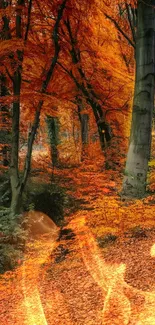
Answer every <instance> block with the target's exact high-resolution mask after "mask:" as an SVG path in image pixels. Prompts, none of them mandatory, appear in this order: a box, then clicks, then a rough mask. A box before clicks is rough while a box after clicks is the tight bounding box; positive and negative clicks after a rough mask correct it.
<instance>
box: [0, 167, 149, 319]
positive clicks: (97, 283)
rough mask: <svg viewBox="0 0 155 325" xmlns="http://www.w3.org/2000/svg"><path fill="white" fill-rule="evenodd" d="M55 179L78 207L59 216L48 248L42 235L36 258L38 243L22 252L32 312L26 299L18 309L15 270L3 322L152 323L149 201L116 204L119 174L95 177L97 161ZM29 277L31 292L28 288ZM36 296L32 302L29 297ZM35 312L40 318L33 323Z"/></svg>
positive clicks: (20, 296)
mask: <svg viewBox="0 0 155 325" xmlns="http://www.w3.org/2000/svg"><path fill="white" fill-rule="evenodd" d="M59 176H60V175H59V174H58V175H56V177H57V178H58V177H59ZM62 179H63V184H64V186H66V185H67V187H68V192H69V193H71V194H72V196H73V197H75V199H79V200H81V202H82V203H81V206H80V209H79V210H77V211H76V212H74V213H72V214H69V213H67V215H66V218H65V221H66V226H65V227H64V228H63V229H62V230H61V232H60V236H59V239H58V240H57V241H55V246H54V248H52V240H51V239H50V238H48V240H47V241H45V246H46V245H47V246H46V247H47V249H46V250H45V251H46V254H45V255H46V258H44V261H42V262H41V263H40V264H37V260H38V261H39V260H40V257H39V256H41V255H42V251H43V241H42V242H41V241H40V242H39V243H38V244H35V245H34V247H33V249H32V250H30V256H29V258H31V263H29V259H28V264H27V271H26V272H27V274H26V273H25V274H24V281H25V282H24V283H25V286H26V285H27V286H29V290H31V291H32V296H33V297H32V300H31V301H32V303H33V302H34V305H33V308H32V309H31V306H28V301H27V304H23V302H24V293H23V290H22V283H23V282H22V281H23V272H22V267H19V269H18V271H17V272H15V273H14V276H13V277H12V280H11V281H10V280H8V282H7V285H6V293H7V298H6V301H3V306H2V307H3V320H4V319H5V321H3V323H4V324H6V325H7V324H8V325H13V324H16V325H18V324H22V325H30V324H32V325H39V324H41V325H44V324H46V325H56V324H59V325H115V324H117V325H123V324H124V325H125V324H128V325H153V324H155V308H154V307H155V295H154V291H155V286H154V283H155V281H154V280H155V272H154V269H155V258H154V257H153V256H151V255H150V250H151V247H152V245H153V244H154V243H155V228H154V226H155V224H154V215H155V205H154V203H153V202H154V201H153V197H152V196H150V197H149V196H148V197H146V198H145V199H144V200H141V201H138V200H136V201H128V202H122V201H121V200H120V198H119V195H118V194H117V191H119V190H120V187H121V178H120V174H119V173H118V172H117V171H106V173H103V170H102V164H100V165H99V166H98V167H97V168H96V167H95V166H94V165H91V164H90V165H89V166H81V168H80V169H79V170H77V169H72V172H70V176H69V178H68V171H67V170H64V171H62V172H61V179H60V180H61V181H62ZM37 245H38V246H37ZM36 254H37V255H36ZM34 270H35V271H34ZM8 277H9V275H8ZM10 277H11V275H10ZM36 277H37V290H38V291H35V290H33V289H34V287H33V285H34V283H33V281H34V278H36ZM4 287H5V284H4ZM4 287H3V288H4ZM35 288H36V286H35ZM7 290H8V291H7ZM37 294H39V298H37V299H35V296H37ZM9 297H10V300H9ZM17 299H18V302H17ZM8 300H9V304H7V301H8ZM35 304H36V305H35ZM6 305H7V309H6ZM27 308H28V309H29V317H30V310H32V311H33V315H32V316H33V317H32V318H31V322H30V321H29V323H28V321H27V318H26V317H27V316H25V315H26V313H27ZM39 308H40V309H39ZM39 310H40V311H39ZM35 313H36V314H37V315H38V314H39V313H40V314H39V315H40V318H39V323H38V322H37V321H36V319H35ZM37 317H38V316H37ZM42 317H43V318H42ZM43 319H44V320H43Z"/></svg>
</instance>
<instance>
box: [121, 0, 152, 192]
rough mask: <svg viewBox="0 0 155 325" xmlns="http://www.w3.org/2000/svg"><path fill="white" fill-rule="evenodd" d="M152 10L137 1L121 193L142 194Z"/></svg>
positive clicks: (146, 158)
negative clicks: (132, 85) (133, 69)
mask: <svg viewBox="0 0 155 325" xmlns="http://www.w3.org/2000/svg"><path fill="white" fill-rule="evenodd" d="M154 28H155V10H154V7H153V6H152V5H150V1H149V0H145V1H141V0H139V1H138V26H137V39H136V76H135V92H134V99H133V114H132V124H131V134H130V143H129V149H128V155H127V161H126V168H125V176H124V181H123V191H122V194H124V195H125V196H129V197H142V196H143V195H144V194H145V191H146V179H147V172H148V161H149V158H150V150H151V129H152V116H153V106H154V77H155V74H154V72H155V71H154V70H155V62H154V61H155V44H154V43H155V42H154V35H155V31H154Z"/></svg>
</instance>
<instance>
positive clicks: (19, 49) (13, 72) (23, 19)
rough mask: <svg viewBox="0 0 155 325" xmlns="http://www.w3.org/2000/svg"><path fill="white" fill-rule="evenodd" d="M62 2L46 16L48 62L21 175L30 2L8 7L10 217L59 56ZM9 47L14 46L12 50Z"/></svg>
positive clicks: (24, 178)
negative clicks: (49, 21) (49, 43)
mask: <svg viewBox="0 0 155 325" xmlns="http://www.w3.org/2000/svg"><path fill="white" fill-rule="evenodd" d="M66 2H67V0H63V1H62V2H59V3H54V9H53V10H54V11H53V13H50V14H51V15H52V14H54V16H52V22H53V24H52V25H51V27H52V33H51V38H52V52H51V54H50V58H49V61H48V62H46V68H45V67H44V68H43V75H42V77H41V78H40V80H39V83H40V90H39V94H40V97H39V98H40V99H39V101H38V104H37V107H36V109H35V112H34V119H33V121H32V127H31V130H30V132H29V136H28V141H27V154H26V158H25V166H24V170H23V171H22V173H21V171H20V170H19V141H20V122H21V113H22V104H23V103H22V92H23V79H24V78H23V75H24V72H25V71H26V70H27V69H28V64H29V66H30V57H29V56H28V50H29V51H31V52H30V53H31V59H32V52H33V50H34V47H33V46H32V33H31V38H30V39H31V42H30V45H31V46H29V47H28V46H27V43H29V42H28V41H29V40H28V34H29V31H30V22H31V13H32V0H30V1H26V0H25V1H24V0H18V1H17V3H16V4H13V3H11V9H12V11H13V12H14V14H13V18H12V21H11V24H12V27H13V28H12V29H11V30H12V39H11V40H10V42H9V44H8V45H9V48H8V49H7V53H6V54H5V51H6V45H5V43H4V53H3V56H4V57H5V58H4V60H6V63H7V65H8V69H7V73H8V76H9V78H10V80H11V83H12V84H11V85H12V87H11V86H10V88H11V92H12V95H13V102H12V146H11V163H10V181H11V192H12V198H11V216H15V215H18V214H19V212H20V208H21V199H22V194H23V191H24V189H25V185H26V182H27V178H28V175H29V172H30V169H31V156H32V148H33V143H34V139H35V135H36V131H37V128H38V125H39V121H40V113H41V109H42V106H43V103H44V98H43V96H44V94H45V93H46V89H47V87H48V85H49V82H50V80H51V77H52V75H53V72H54V69H55V66H56V64H57V60H58V56H59V52H60V46H59V37H58V29H59V24H60V21H61V19H62V15H63V12H64V9H65V6H66ZM50 5H51V3H49V11H50ZM52 5H53V3H52ZM35 14H36V15H37V14H38V12H37V8H36V7H35V6H34V7H33V15H35ZM37 17H38V16H37ZM53 17H54V19H53ZM33 18H34V17H33ZM41 18H42V16H41ZM41 18H40V20H41ZM37 23H38V20H37ZM38 33H39V31H38ZM13 44H15V48H13ZM4 54H5V55H4ZM33 54H34V53H33ZM24 60H25V61H24ZM8 62H9V63H8ZM38 69H39V67H38ZM24 70H25V71H24ZM30 75H31V74H30ZM28 83H29V81H28ZM41 95H42V98H41Z"/></svg>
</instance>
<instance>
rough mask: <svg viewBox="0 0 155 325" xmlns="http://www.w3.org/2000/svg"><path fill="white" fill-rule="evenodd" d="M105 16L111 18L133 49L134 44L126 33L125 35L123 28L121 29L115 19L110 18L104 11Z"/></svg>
mask: <svg viewBox="0 0 155 325" xmlns="http://www.w3.org/2000/svg"><path fill="white" fill-rule="evenodd" d="M104 15H105V17H106V18H108V19H109V20H111V21H112V22H113V24H114V25H115V27H116V28H117V29H118V31H119V32H120V33H121V34H122V35H123V37H124V38H125V39H126V40H127V41H128V42H129V44H130V45H131V46H132V47H133V48H134V49H135V44H134V43H133V42H132V40H131V39H130V38H129V37H128V35H126V34H125V33H124V32H123V30H122V29H121V27H120V26H119V24H118V23H117V21H116V20H115V19H114V18H112V17H111V16H109V15H107V14H106V13H105V14H104Z"/></svg>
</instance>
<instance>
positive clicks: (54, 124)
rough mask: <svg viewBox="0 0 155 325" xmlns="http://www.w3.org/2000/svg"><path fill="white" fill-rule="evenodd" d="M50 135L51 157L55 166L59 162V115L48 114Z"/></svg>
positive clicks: (47, 120)
mask: <svg viewBox="0 0 155 325" xmlns="http://www.w3.org/2000/svg"><path fill="white" fill-rule="evenodd" d="M46 122H47V127H48V136H49V141H50V148H51V159H52V164H53V166H57V164H58V149H57V146H58V144H59V120H58V118H57V117H51V116H47V119H46Z"/></svg>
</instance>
